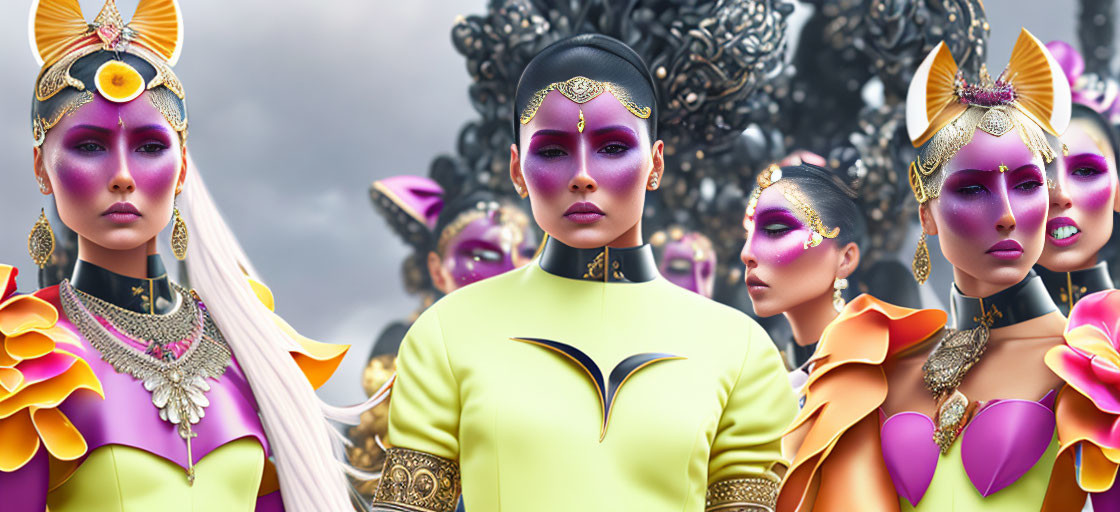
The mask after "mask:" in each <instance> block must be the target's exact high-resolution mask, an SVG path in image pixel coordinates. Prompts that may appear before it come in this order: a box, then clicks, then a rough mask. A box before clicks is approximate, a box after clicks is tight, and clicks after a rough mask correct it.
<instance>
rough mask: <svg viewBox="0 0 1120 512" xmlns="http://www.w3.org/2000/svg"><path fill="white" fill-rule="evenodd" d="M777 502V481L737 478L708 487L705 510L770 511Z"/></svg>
mask: <svg viewBox="0 0 1120 512" xmlns="http://www.w3.org/2000/svg"><path fill="white" fill-rule="evenodd" d="M777 502H778V482H776V481H774V480H771V479H769V478H761V477H755V478H738V479H735V480H724V481H722V482H716V483H714V484H712V485H711V486H710V487H708V496H707V501H706V503H705V509H704V510H706V511H717V510H718V511H720V512H762V511H767V512H771V511H773V510H774V506H775V504H777Z"/></svg>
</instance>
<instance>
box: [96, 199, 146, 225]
mask: <svg viewBox="0 0 1120 512" xmlns="http://www.w3.org/2000/svg"><path fill="white" fill-rule="evenodd" d="M101 216H102V217H106V218H108V219H109V221H110V222H112V223H114V224H130V223H132V222H135V221H137V220H139V219H140V217H142V215H140V210H137V209H136V207H135V206H133V205H132V203H127V202H124V201H121V202H119V203H114V204H113V205H112V206H110V207H109V208H107V209H106V210H105V211H104V212H102V213H101Z"/></svg>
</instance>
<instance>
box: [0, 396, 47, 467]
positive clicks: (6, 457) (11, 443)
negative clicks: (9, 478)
mask: <svg viewBox="0 0 1120 512" xmlns="http://www.w3.org/2000/svg"><path fill="white" fill-rule="evenodd" d="M37 451H39V434H38V433H36V432H35V425H34V424H33V423H32V422H31V414H30V413H29V412H27V411H20V412H19V414H15V415H13V416H9V417H7V418H3V419H0V471H15V470H17V469H19V468H21V467H23V465H24V464H27V461H29V460H31V457H34V456H35V452H37Z"/></svg>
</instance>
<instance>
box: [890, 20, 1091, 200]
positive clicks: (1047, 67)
mask: <svg viewBox="0 0 1120 512" xmlns="http://www.w3.org/2000/svg"><path fill="white" fill-rule="evenodd" d="M1070 109H1071V103H1070V90H1069V82H1068V81H1067V80H1066V76H1065V74H1064V73H1063V72H1062V68H1061V66H1059V65H1058V62H1057V61H1056V60H1055V59H1054V57H1053V56H1052V55H1051V54H1050V52H1049V51H1048V50H1047V49H1046V47H1045V46H1043V45H1042V43H1041V42H1040V41H1039V40H1038V39H1037V38H1035V37H1034V36H1033V35H1031V33H1030V32H1028V31H1027V30H1026V29H1023V31H1022V32H1020V33H1019V39H1018V40H1017V41H1016V42H1015V47H1014V49H1012V51H1011V60H1010V61H1009V62H1008V64H1007V68H1006V69H1004V71H1003V73H1000V75H999V77H998V78H996V79H995V80H993V79H992V77H991V76H990V75H989V74H988V72H987V70H986V69H984V68H983V67H982V68H981V71H980V77H979V80H978V81H977V82H976V83H969V82H968V81H967V80H965V78H964V76H963V74H962V73H961V72H960V71H959V70H958V69H957V63H956V61H954V60H953V56H952V54H951V53H950V52H949V47H948V46H946V45H945V43H944V42H942V43H940V44H938V45H937V47H936V48H934V49H933V51H932V52H930V54H929V55H928V56H927V57H926V58H925V60H924V61H922V64H921V66H919V67H918V70H917V72H916V73H915V74H914V78H913V80H911V81H910V90H909V91H908V93H907V96H906V129H907V131H908V132H909V134H910V139H911V142H912V143H913V144H914V147H917V148H921V149H920V150H919V151H918V157H917V158H916V159H915V160H914V162H913V163H911V164H910V188H911V190H913V192H914V197H915V198H916V199H917V200H918V203H925V202H926V201H928V200H930V199H933V198H935V197H937V196H938V195H940V193H941V185H942V183H943V182H944V175H943V173H941V172H940V171H941V167H942V166H943V165H944V164H945V163H946V162H947V161H949V159H951V158H952V157H953V156H954V155H956V154H957V152H958V151H960V149H961V148H963V147H964V146H965V145H967V144H968V143H969V142H971V141H972V136H973V134H975V133H976V130H977V129H980V130H984V131H985V132H987V133H990V134H992V135H995V136H997V137H998V136H1002V135H1004V134H1006V133H1007V132H1009V131H1011V130H1012V129H1016V128H1017V129H1018V130H1019V136H1020V137H1021V138H1022V139H1023V143H1024V144H1025V145H1026V146H1027V148H1028V149H1030V150H1031V151H1033V152H1035V153H1037V154H1039V155H1041V156H1042V157H1043V158H1044V159H1045V160H1046V161H1047V162H1050V161H1051V160H1053V159H1054V156H1055V155H1054V150H1053V148H1051V147H1050V145H1049V144H1048V143H1047V141H1046V136H1045V135H1044V133H1043V132H1046V133H1050V134H1051V135H1054V136H1058V135H1060V134H1061V133H1062V132H1063V131H1065V128H1066V126H1067V125H1068V124H1069V118H1070ZM923 145H924V147H923Z"/></svg>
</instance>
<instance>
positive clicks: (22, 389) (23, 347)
mask: <svg viewBox="0 0 1120 512" xmlns="http://www.w3.org/2000/svg"><path fill="white" fill-rule="evenodd" d="M17 273H18V272H17V270H16V269H15V268H14V267H10V266H7V265H0V291H2V294H0V471H15V470H17V469H19V468H21V467H23V466H24V465H25V464H27V462H28V461H30V460H31V458H32V457H34V456H35V454H36V453H38V451H39V445H40V444H42V446H43V447H45V448H46V449H47V452H49V453H50V454H51V455H52V456H53V457H54V458H55V459H58V460H74V459H77V458H79V457H81V456H83V455H85V453H86V449H87V445H86V441H85V439H84V438H83V437H82V434H81V433H80V432H78V429H77V428H75V427H74V425H73V424H72V423H71V422H70V420H69V419H68V418H67V417H66V415H65V414H63V413H62V412H61V411H59V410H58V409H57V407H58V406H59V404H61V403H62V402H63V401H64V400H66V398H67V397H69V396H70V395H71V394H72V393H74V392H75V391H77V390H79V389H88V390H90V391H93V392H95V393H97V394H99V395H101V396H102V397H104V396H105V395H104V393H103V392H102V389H101V382H100V381H98V380H97V376H96V375H94V373H93V370H91V369H90V367H89V364H87V363H86V362H85V361H84V360H83V359H81V358H80V357H78V356H76V355H74V354H72V353H70V352H68V351H66V350H65V347H66V346H74V347H78V346H80V345H79V343H78V340H77V338H75V335H74V334H73V333H71V331H69V330H68V329H66V328H64V327H61V326H59V325H58V311H57V310H56V309H55V308H54V306H52V305H51V304H50V303H48V302H47V301H44V300H42V299H40V298H38V297H35V296H32V295H16V293H15V289H16V286H15V278H16V274H17Z"/></svg>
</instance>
